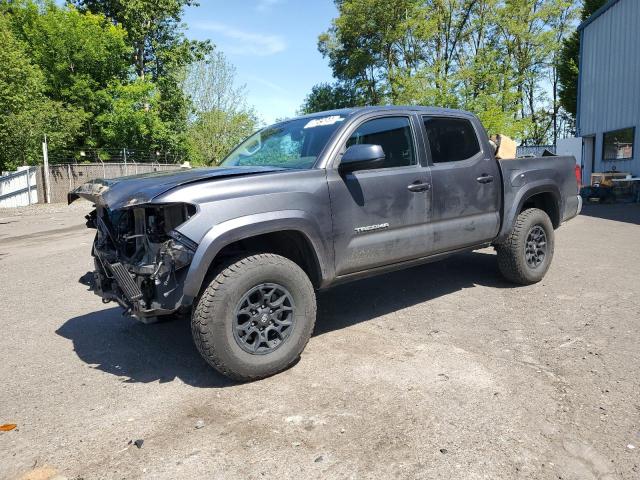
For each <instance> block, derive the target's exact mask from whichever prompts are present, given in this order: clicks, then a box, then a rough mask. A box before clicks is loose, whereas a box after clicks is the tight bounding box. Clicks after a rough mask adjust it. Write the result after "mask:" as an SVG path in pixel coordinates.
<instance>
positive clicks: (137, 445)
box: [133, 439, 144, 448]
mask: <svg viewBox="0 0 640 480" xmlns="http://www.w3.org/2000/svg"><path fill="white" fill-rule="evenodd" d="M143 443H144V440H142V439H140V440H136V441H135V442H133V444H134V445H135V446H136V447H138V448H142V444H143Z"/></svg>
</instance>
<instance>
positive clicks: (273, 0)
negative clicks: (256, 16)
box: [256, 0, 282, 12]
mask: <svg viewBox="0 0 640 480" xmlns="http://www.w3.org/2000/svg"><path fill="white" fill-rule="evenodd" d="M278 3H282V0H258V4H257V5H256V10H257V11H259V12H266V11H268V10H271V8H272V7H274V6H275V5H277V4H278Z"/></svg>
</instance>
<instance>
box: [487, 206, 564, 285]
mask: <svg viewBox="0 0 640 480" xmlns="http://www.w3.org/2000/svg"><path fill="white" fill-rule="evenodd" d="M553 235H554V232H553V224H552V223H551V219H550V218H549V216H548V215H547V214H546V213H545V212H544V211H542V210H540V209H538V208H529V209H527V210H524V211H523V212H521V213H520V214H519V215H518V218H517V219H516V223H515V225H514V226H513V229H512V230H511V233H510V234H509V237H508V238H507V240H505V242H504V243H501V244H500V245H497V246H496V250H497V252H498V267H499V268H500V272H501V273H502V275H503V276H504V278H506V279H507V280H509V281H510V282H513V283H517V284H520V285H531V284H533V283H537V282H539V281H540V280H542V279H543V278H544V276H545V274H546V273H547V270H549V266H550V265H551V260H552V259H553V248H554V237H553Z"/></svg>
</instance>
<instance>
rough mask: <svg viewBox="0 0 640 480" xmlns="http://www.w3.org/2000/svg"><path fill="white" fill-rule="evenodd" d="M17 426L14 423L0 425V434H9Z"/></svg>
mask: <svg viewBox="0 0 640 480" xmlns="http://www.w3.org/2000/svg"><path fill="white" fill-rule="evenodd" d="M17 426H18V425H16V424H15V423H5V424H4V425H0V432H10V431H11V430H14V429H15V428H16V427H17Z"/></svg>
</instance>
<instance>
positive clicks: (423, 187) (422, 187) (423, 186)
mask: <svg viewBox="0 0 640 480" xmlns="http://www.w3.org/2000/svg"><path fill="white" fill-rule="evenodd" d="M407 188H408V189H409V191H410V192H426V191H427V190H429V189H430V188H431V184H430V183H422V182H413V183H412V184H411V185H409V186H408V187H407Z"/></svg>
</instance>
